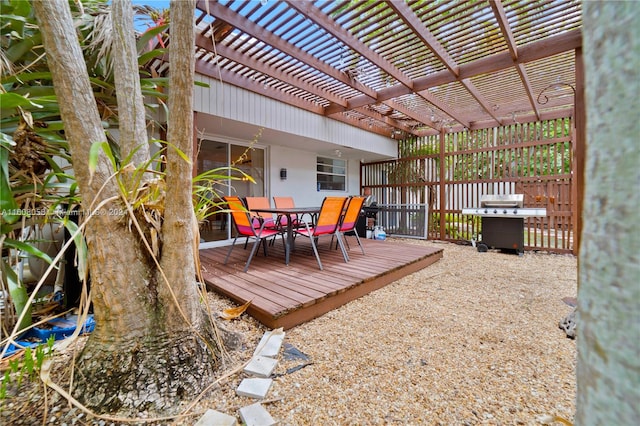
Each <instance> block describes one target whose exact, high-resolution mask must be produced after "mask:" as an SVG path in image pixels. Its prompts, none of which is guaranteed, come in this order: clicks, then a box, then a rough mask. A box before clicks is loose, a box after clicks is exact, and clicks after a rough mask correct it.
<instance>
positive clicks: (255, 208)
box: [245, 197, 279, 228]
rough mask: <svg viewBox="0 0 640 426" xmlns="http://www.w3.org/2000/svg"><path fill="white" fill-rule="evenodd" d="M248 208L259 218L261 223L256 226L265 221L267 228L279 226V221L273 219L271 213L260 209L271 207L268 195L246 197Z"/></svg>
mask: <svg viewBox="0 0 640 426" xmlns="http://www.w3.org/2000/svg"><path fill="white" fill-rule="evenodd" d="M245 201H246V203H247V208H248V209H249V210H250V211H251V213H253V216H254V217H255V218H257V219H258V221H259V223H256V224H255V225H256V227H257V228H259V227H260V225H262V223H263V222H264V224H265V228H279V226H278V223H277V222H276V221H275V220H274V219H273V215H272V214H271V213H264V212H262V211H261V210H260V209H267V210H268V209H270V208H271V204H270V203H269V199H268V198H267V197H246V198H245Z"/></svg>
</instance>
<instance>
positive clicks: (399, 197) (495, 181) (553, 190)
mask: <svg viewBox="0 0 640 426" xmlns="http://www.w3.org/2000/svg"><path fill="white" fill-rule="evenodd" d="M574 134H575V132H574V131H573V123H572V120H571V119H570V118H563V119H555V120H548V121H542V122H536V123H525V124H514V125H510V126H505V127H497V128H492V129H482V130H470V131H465V132H459V133H444V132H443V133H441V134H439V135H433V136H427V137H424V138H418V139H413V140H405V141H401V142H400V143H399V145H398V149H399V155H398V157H399V158H398V159H397V160H391V161H381V162H374V163H366V164H362V166H361V182H362V185H363V186H369V187H371V188H372V192H373V194H374V195H375V196H376V198H377V200H378V204H379V206H380V213H379V215H378V224H379V225H382V226H383V227H384V228H385V230H386V232H387V234H388V235H397V236H404V237H413V238H429V239H439V240H450V241H460V240H466V241H471V240H478V239H481V234H482V219H481V218H480V217H477V216H469V215H463V214H462V213H461V211H462V209H463V208H472V207H479V205H480V197H481V196H482V195H485V194H524V207H544V208H546V209H547V216H546V217H536V218H525V220H524V221H525V236H524V238H525V249H528V250H545V251H551V252H558V253H572V252H574V250H575V249H576V248H574V246H573V236H574V233H575V226H576V194H577V192H576V189H575V187H574V186H575V185H574V182H573V179H572V176H573V175H574V161H573V146H574V143H573V141H574Z"/></svg>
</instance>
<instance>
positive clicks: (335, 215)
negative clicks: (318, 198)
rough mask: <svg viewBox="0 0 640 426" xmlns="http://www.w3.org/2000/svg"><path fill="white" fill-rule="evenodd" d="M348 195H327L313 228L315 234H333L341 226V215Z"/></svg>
mask: <svg viewBox="0 0 640 426" xmlns="http://www.w3.org/2000/svg"><path fill="white" fill-rule="evenodd" d="M346 202H347V197H325V198H324V200H323V201H322V207H320V213H318V220H317V221H316V225H315V227H314V230H313V234H314V235H324V234H333V233H334V232H336V230H337V229H338V226H340V217H341V216H342V211H343V209H344V205H345V203H346Z"/></svg>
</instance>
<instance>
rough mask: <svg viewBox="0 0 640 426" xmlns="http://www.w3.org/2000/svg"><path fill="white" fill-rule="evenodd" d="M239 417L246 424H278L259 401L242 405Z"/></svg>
mask: <svg viewBox="0 0 640 426" xmlns="http://www.w3.org/2000/svg"><path fill="white" fill-rule="evenodd" d="M240 418H241V419H242V421H243V422H244V423H245V424H246V425H247V426H272V425H276V424H278V422H276V421H275V420H274V419H273V417H271V414H269V412H268V411H267V410H266V409H265V408H264V407H263V406H262V404H260V403H259V402H257V403H255V404H252V405H248V406H246V407H242V408H241V409H240Z"/></svg>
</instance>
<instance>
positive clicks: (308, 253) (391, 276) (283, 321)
mask: <svg viewBox="0 0 640 426" xmlns="http://www.w3.org/2000/svg"><path fill="white" fill-rule="evenodd" d="M329 240H330V239H329V238H326V237H325V238H321V239H320V247H319V252H320V259H321V261H322V265H323V267H324V270H322V271H321V270H320V269H319V268H318V263H317V262H316V258H315V256H314V255H313V251H312V249H311V244H310V242H309V241H308V240H307V239H306V238H297V239H296V248H295V252H294V253H292V255H291V261H290V263H289V265H288V266H287V265H285V263H284V248H283V244H282V242H281V241H280V240H278V241H277V242H276V244H275V245H274V246H271V247H269V250H268V256H267V257H265V256H264V254H263V252H262V248H261V249H260V250H259V253H258V255H257V256H256V257H254V259H253V260H252V261H251V265H250V266H249V270H248V271H247V272H246V273H245V272H243V269H244V265H245V262H246V260H247V258H248V256H249V248H250V246H249V248H247V250H244V249H243V246H244V241H242V242H240V241H238V243H236V247H235V248H234V249H233V251H232V253H231V257H230V258H229V262H228V264H227V265H223V264H222V262H223V261H224V257H225V256H226V253H227V251H228V247H217V248H212V249H204V250H200V260H201V262H202V269H203V277H204V280H205V282H206V284H207V288H208V289H209V290H213V291H215V292H217V293H220V294H222V295H224V296H226V297H228V298H230V299H232V300H234V301H236V302H237V303H239V304H243V303H245V302H246V301H247V300H251V305H250V306H249V309H248V310H247V313H248V314H249V315H251V316H253V317H254V318H256V319H257V320H258V321H260V322H261V323H262V324H264V325H265V326H267V327H269V328H272V329H273V328H278V327H282V328H284V329H288V328H291V327H294V326H296V325H298V324H302V323H303V322H306V321H309V320H311V319H313V318H316V317H319V316H321V315H323V314H325V313H327V312H329V311H331V310H332V309H335V308H337V307H339V306H342V305H344V304H345V303H348V302H350V301H352V300H354V299H356V298H358V297H361V296H364V295H365V294H367V293H370V292H372V291H374V290H377V289H379V288H382V287H384V286H386V285H387V284H390V283H392V282H394V281H396V280H398V279H400V278H402V277H404V276H406V275H409V274H411V273H413V272H416V271H418V270H420V269H423V268H425V267H427V266H429V265H431V264H433V263H435V262H436V261H438V260H439V259H441V258H442V251H443V250H442V249H435V248H430V247H424V246H419V245H412V244H406V243H402V242H397V241H391V240H387V241H375V240H367V239H362V243H363V246H364V249H365V253H366V255H363V254H362V252H361V251H360V248H359V247H358V243H357V241H356V240H355V237H353V236H350V237H347V240H348V242H349V245H350V247H351V249H350V251H349V257H350V261H349V262H348V263H345V262H344V260H343V258H342V254H341V252H340V250H339V249H338V250H333V249H330V248H329Z"/></svg>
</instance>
